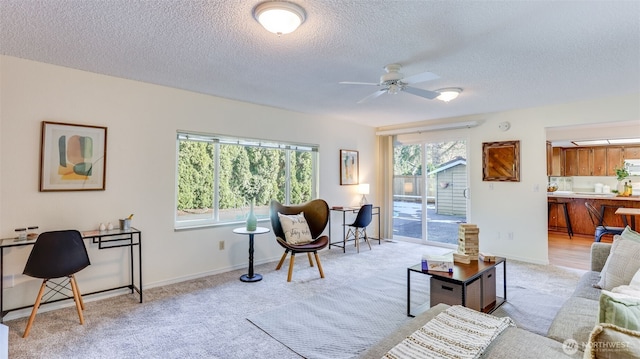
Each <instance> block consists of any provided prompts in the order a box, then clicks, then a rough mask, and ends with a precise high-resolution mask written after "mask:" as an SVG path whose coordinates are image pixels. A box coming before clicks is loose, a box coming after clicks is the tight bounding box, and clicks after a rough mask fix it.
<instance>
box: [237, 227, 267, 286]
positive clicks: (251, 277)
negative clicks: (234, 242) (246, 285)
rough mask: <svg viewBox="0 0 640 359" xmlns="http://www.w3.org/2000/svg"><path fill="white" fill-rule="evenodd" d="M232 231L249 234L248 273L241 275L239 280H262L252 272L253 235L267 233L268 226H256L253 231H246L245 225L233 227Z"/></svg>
mask: <svg viewBox="0 0 640 359" xmlns="http://www.w3.org/2000/svg"><path fill="white" fill-rule="evenodd" d="M233 233H235V234H248V235H249V273H247V274H243V275H241V276H240V280H241V281H243V282H257V281H260V280H262V276H261V275H260V274H257V273H253V236H254V235H256V234H264V233H269V228H265V227H257V228H256V230H255V231H247V229H246V228H245V227H240V228H236V229H234V230H233Z"/></svg>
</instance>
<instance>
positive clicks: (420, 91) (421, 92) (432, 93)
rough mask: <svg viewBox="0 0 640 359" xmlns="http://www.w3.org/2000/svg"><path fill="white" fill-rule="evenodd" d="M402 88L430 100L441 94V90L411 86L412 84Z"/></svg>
mask: <svg viewBox="0 0 640 359" xmlns="http://www.w3.org/2000/svg"><path fill="white" fill-rule="evenodd" d="M402 90H403V91H406V92H408V93H410V94H412V95H416V96H420V97H424V98H428V99H429V100H433V99H434V98H436V97H438V96H440V92H436V91H429V90H423V89H419V88H415V87H410V86H405V87H404V88H403V89H402Z"/></svg>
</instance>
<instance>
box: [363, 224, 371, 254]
mask: <svg viewBox="0 0 640 359" xmlns="http://www.w3.org/2000/svg"><path fill="white" fill-rule="evenodd" d="M362 232H363V233H364V241H365V242H367V244H368V245H369V250H371V243H369V237H367V229H366V228H365V229H363V230H362Z"/></svg>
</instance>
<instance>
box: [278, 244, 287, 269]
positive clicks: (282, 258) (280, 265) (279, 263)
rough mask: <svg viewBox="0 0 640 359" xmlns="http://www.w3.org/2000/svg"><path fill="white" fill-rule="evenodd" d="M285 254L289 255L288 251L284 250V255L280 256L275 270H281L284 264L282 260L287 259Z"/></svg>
mask: <svg viewBox="0 0 640 359" xmlns="http://www.w3.org/2000/svg"><path fill="white" fill-rule="evenodd" d="M287 253H289V250H288V249H285V251H284V253H283V254H282V257H281V258H280V262H278V266H277V267H276V270H280V268H282V263H284V259H285V258H287Z"/></svg>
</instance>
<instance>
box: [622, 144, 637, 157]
mask: <svg viewBox="0 0 640 359" xmlns="http://www.w3.org/2000/svg"><path fill="white" fill-rule="evenodd" d="M624 159H630V160H634V159H635V160H637V159H640V146H624Z"/></svg>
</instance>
